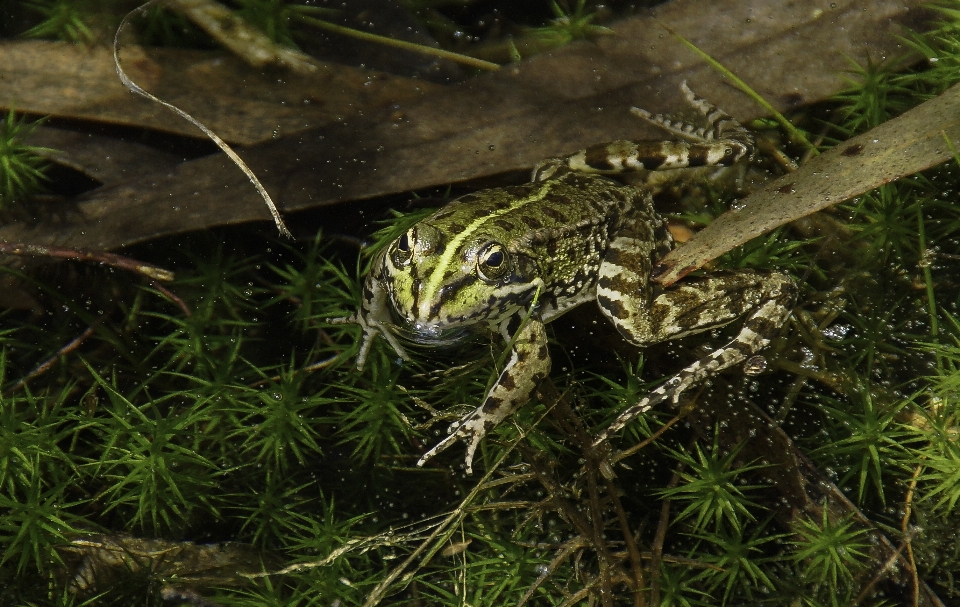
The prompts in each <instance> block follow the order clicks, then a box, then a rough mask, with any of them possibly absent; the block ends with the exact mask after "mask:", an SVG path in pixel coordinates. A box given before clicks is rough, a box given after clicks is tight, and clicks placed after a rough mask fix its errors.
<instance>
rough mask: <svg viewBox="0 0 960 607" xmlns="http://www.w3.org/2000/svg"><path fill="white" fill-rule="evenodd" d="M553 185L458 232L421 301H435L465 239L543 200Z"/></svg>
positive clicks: (545, 186) (431, 278)
mask: <svg viewBox="0 0 960 607" xmlns="http://www.w3.org/2000/svg"><path fill="white" fill-rule="evenodd" d="M551 187H552V184H551V183H550V182H547V183H545V184H543V187H541V188H540V189H539V190H537V191H536V192H534V193H533V194H531V195H529V196H527V197H526V198H518V199H517V200H515V201H513V202H512V203H511V204H510V205H508V206H506V207H504V208H502V209H497V210H496V211H494V212H493V213H491V214H490V215H487V216H486V217H481V218H479V219H475V220H474V221H473V222H472V223H470V225H468V226H467V227H466V229H465V230H463V231H462V232H460V233H459V234H457V235H456V237H454V239H453V240H451V241H450V244H449V245H447V246H446V247H445V248H444V251H443V254H442V255H441V256H440V262H439V263H438V264H437V265H436V267H435V268H434V269H433V273H432V274H431V275H430V280H429V282H427V289H426V292H425V293H424V295H423V298H422V299H421V300H420V301H421V302H428V301H433V298H434V296H435V295H436V293H437V291H439V290H440V284H441V283H442V282H443V276H444V275H445V274H446V272H447V268H448V267H449V266H450V262H451V261H453V256H454V255H456V254H457V253H458V252H459V251H460V246H461V245H462V244H463V243H464V241H466V240H467V239H468V238H470V236H471V235H472V234H473V233H474V232H476V231H477V230H479V229H480V228H481V227H482V226H483V225H484V224H486V223H487V222H490V221H493V220H494V219H497V218H498V217H501V216H503V215H506V214H507V213H510V212H511V211H516V210H517V209H520V208H523V207H525V206H526V205H528V204H530V203H531V202H539V201H541V200H543V199H544V197H545V196H546V195H547V194H548V193H549V192H550V188H551Z"/></svg>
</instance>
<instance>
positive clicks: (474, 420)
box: [417, 317, 550, 474]
mask: <svg viewBox="0 0 960 607" xmlns="http://www.w3.org/2000/svg"><path fill="white" fill-rule="evenodd" d="M549 374H550V353H549V351H548V350H547V333H546V331H545V330H544V327H543V321H542V320H540V318H538V317H531V318H529V319H528V320H527V322H526V324H525V325H523V327H521V329H520V331H519V333H518V334H517V335H516V337H515V339H514V341H513V348H512V349H511V351H510V360H509V361H508V362H507V365H506V367H504V369H503V371H502V372H501V373H500V377H499V378H497V383H495V384H494V385H493V387H492V388H490V392H488V393H487V395H486V397H485V398H484V399H483V403H482V404H481V405H480V406H479V407H477V408H476V409H475V410H473V411H471V412H470V413H468V414H467V415H465V416H464V417H463V418H462V419H460V420H459V421H456V422H454V423H453V424H451V426H450V430H449V432H450V436H448V437H447V438H445V439H444V440H443V441H441V442H440V444H438V445H437V446H436V447H434V448H433V449H430V450H429V451H427V452H426V453H425V454H424V456H423V457H421V458H420V461H418V462H417V465H418V466H422V465H423V464H424V463H425V462H426V461H427V460H429V459H430V458H432V457H433V456H434V455H436V454H438V453H440V452H441V451H443V450H445V449H446V448H447V447H449V446H450V445H452V444H453V443H455V442H457V441H458V440H459V439H461V438H462V439H464V440H466V441H467V456H466V469H467V474H472V473H473V457H474V454H475V453H476V451H477V447H478V446H479V445H480V440H481V439H482V438H483V437H484V436H485V435H486V434H487V432H489V431H490V430H492V429H493V428H495V427H496V426H497V425H499V424H500V422H502V421H503V420H505V419H506V418H507V417H509V416H511V415H513V413H514V412H515V411H516V410H517V409H519V408H520V407H522V406H523V405H524V404H526V403H527V401H529V400H530V396H531V395H532V394H533V391H534V390H536V388H537V386H538V385H539V384H540V382H541V381H543V380H544V378H546V377H547V376H548V375H549Z"/></svg>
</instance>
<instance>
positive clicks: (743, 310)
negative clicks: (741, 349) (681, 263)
mask: <svg viewBox="0 0 960 607" xmlns="http://www.w3.org/2000/svg"><path fill="white" fill-rule="evenodd" d="M794 291H795V287H794V285H793V282H792V281H791V280H790V279H789V278H788V277H786V276H784V275H782V274H778V273H766V272H753V271H750V270H741V271H737V272H722V273H717V274H714V275H712V276H706V277H696V278H689V279H685V280H684V281H682V282H681V283H679V284H677V285H674V286H672V287H670V288H668V289H667V290H665V291H663V292H662V293H660V294H658V295H657V296H656V297H655V298H653V299H652V301H650V300H647V301H649V303H647V304H646V305H642V302H643V299H642V298H641V300H640V302H641V303H640V304H637V305H634V306H633V307H630V306H626V307H624V308H623V309H621V308H614V309H612V310H607V309H604V312H606V313H607V315H608V316H610V317H611V319H612V320H614V323H615V324H617V327H618V328H619V329H620V332H621V333H622V334H623V335H624V337H625V338H626V339H628V340H629V341H631V342H633V343H634V344H636V345H638V346H647V345H650V344H655V343H658V342H661V341H665V340H668V339H675V338H679V337H683V336H685V335H690V334H693V333H699V332H701V331H706V330H708V329H713V328H716V327H721V326H723V325H726V324H728V323H730V322H731V321H733V320H734V319H736V318H738V317H740V316H743V315H745V314H747V313H748V312H751V311H758V310H759V309H760V308H762V307H763V304H764V303H765V302H768V301H771V300H774V301H776V302H779V300H781V299H782V300H783V302H787V304H786V305H788V304H789V302H790V301H792V298H793V294H794ZM784 305H785V304H783V303H776V304H775V305H774V306H773V308H774V309H776V312H775V313H774V314H772V316H775V317H776V318H771V319H769V320H768V319H767V317H768V316H770V315H771V314H770V312H769V311H764V312H763V313H760V314H755V315H754V316H753V317H751V321H750V325H751V326H749V327H747V329H748V332H757V333H759V334H761V335H769V334H770V333H773V332H774V331H775V329H776V326H771V325H774V324H775V323H778V322H780V321H781V318H780V317H781V316H783V313H782V311H781V310H782V308H783V306H784ZM601 307H603V305H602V304H601ZM777 326H778V325H777Z"/></svg>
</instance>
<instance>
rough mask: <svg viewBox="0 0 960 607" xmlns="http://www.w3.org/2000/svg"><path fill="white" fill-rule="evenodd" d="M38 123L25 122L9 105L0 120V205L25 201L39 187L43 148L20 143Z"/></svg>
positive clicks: (43, 166)
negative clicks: (4, 115)
mask: <svg viewBox="0 0 960 607" xmlns="http://www.w3.org/2000/svg"><path fill="white" fill-rule="evenodd" d="M38 124H39V123H37V122H33V123H27V122H24V120H23V119H22V118H18V117H17V115H16V114H15V113H14V111H13V110H12V109H11V110H10V111H9V112H7V116H6V118H4V119H3V120H0V209H2V208H4V207H9V206H11V205H14V204H22V203H25V202H26V201H27V200H28V199H29V198H30V197H31V196H33V195H34V194H37V193H39V192H41V191H42V190H43V183H44V182H45V181H46V180H47V176H46V169H47V167H48V165H49V163H48V162H47V160H46V158H44V156H43V155H44V154H46V153H49V152H52V151H53V150H48V149H46V148H42V147H38V146H32V145H28V144H26V143H24V139H25V138H26V137H27V136H29V135H30V132H31V131H33V129H35V128H36V127H37V125H38Z"/></svg>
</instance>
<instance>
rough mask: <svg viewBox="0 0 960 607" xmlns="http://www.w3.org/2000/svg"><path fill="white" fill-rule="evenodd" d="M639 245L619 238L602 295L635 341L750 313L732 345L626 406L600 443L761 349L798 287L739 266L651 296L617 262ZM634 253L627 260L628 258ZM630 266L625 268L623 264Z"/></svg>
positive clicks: (603, 269)
mask: <svg viewBox="0 0 960 607" xmlns="http://www.w3.org/2000/svg"><path fill="white" fill-rule="evenodd" d="M634 244H635V243H633V242H632V239H631V238H630V237H629V236H626V237H620V238H617V239H615V240H614V241H613V242H612V243H611V246H610V249H609V250H608V253H607V256H606V259H605V260H604V262H603V263H602V264H601V266H600V278H599V281H598V285H597V301H598V303H599V304H600V307H601V309H602V310H603V312H604V313H605V314H606V315H607V316H608V317H609V318H610V320H612V321H613V323H614V325H616V327H617V329H618V330H619V331H620V333H621V334H622V335H623V336H624V337H625V338H626V339H627V340H629V341H630V342H632V343H634V344H636V345H638V346H648V345H650V344H654V343H658V342H662V341H665V340H668V339H674V338H678V337H683V336H685V335H691V334H694V333H700V332H702V331H706V330H708V329H713V328H716V327H721V326H723V325H726V324H728V323H730V322H732V321H733V320H735V319H736V318H738V317H742V316H746V320H745V321H744V324H743V328H742V329H741V330H740V333H739V334H737V336H736V337H734V338H733V339H732V340H731V341H730V342H729V343H727V344H726V345H725V346H723V347H721V348H719V349H717V350H715V351H714V352H712V353H710V354H708V355H707V356H704V357H703V358H701V359H699V360H697V361H696V362H694V363H693V364H691V365H690V366H688V367H687V368H685V369H683V370H682V371H680V373H678V374H677V375H675V376H674V377H672V378H671V379H670V380H668V381H667V382H666V383H665V384H663V385H662V386H660V387H659V388H657V389H656V390H654V391H653V392H652V393H650V394H649V395H648V396H647V397H645V398H644V399H642V400H641V401H640V402H638V403H637V404H635V405H633V406H631V407H629V408H627V409H626V410H625V411H623V412H622V413H621V414H620V416H619V417H617V419H616V420H615V421H614V422H613V424H611V425H610V427H609V428H607V429H606V430H604V431H603V432H601V433H600V435H599V436H598V437H597V438H596V440H595V441H594V444H595V445H598V444H600V443H602V442H603V441H605V440H606V439H607V438H608V437H609V436H610V434H612V433H613V432H616V431H617V430H619V429H620V428H622V427H623V426H625V425H626V424H627V423H629V422H630V421H632V420H633V419H635V418H636V417H637V416H639V415H641V414H642V413H644V412H646V411H647V410H649V409H650V408H652V407H653V406H655V405H657V404H658V403H660V402H662V401H664V400H671V401H673V402H676V401H677V398H678V397H679V396H680V393H681V392H683V391H684V390H685V389H687V388H688V387H690V386H691V385H693V384H695V383H697V382H700V381H702V380H704V379H706V378H708V377H710V376H712V375H714V374H715V373H718V372H720V371H722V370H723V369H727V368H729V367H731V366H733V365H736V364H738V363H740V362H742V361H744V360H746V359H747V358H748V357H750V356H752V355H753V354H755V353H756V352H758V351H759V350H761V349H762V348H764V347H765V346H766V345H767V344H768V343H770V340H771V339H772V337H773V336H774V335H775V334H776V332H777V330H778V329H779V328H780V326H782V325H783V323H784V322H785V321H786V319H787V317H788V316H789V315H790V310H791V308H792V306H793V302H794V300H795V298H796V292H797V287H796V284H795V283H794V282H793V280H792V279H791V278H790V277H789V276H786V275H785V274H781V273H778V272H756V271H751V270H739V271H735V272H723V273H717V274H715V275H712V276H707V277H702V278H688V279H685V280H684V281H683V282H682V283H680V284H677V285H674V286H672V287H670V288H668V289H667V290H665V291H664V292H663V293H661V294H659V295H657V296H656V297H654V296H653V292H652V289H651V288H650V285H649V284H648V280H647V278H646V277H645V276H643V275H642V274H639V273H635V272H633V271H631V269H630V267H629V264H623V263H620V262H621V261H623V260H624V259H625V257H624V256H625V253H626V252H627V251H629V250H630V247H631V246H633V245H634ZM627 259H629V258H627ZM624 266H626V268H625V267H624Z"/></svg>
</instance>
